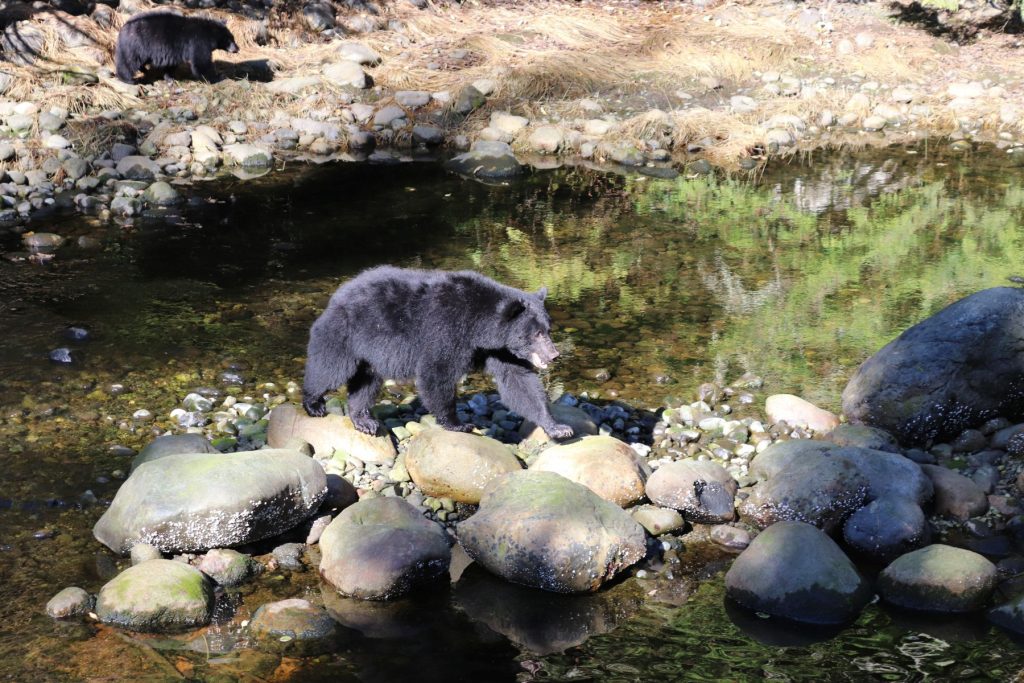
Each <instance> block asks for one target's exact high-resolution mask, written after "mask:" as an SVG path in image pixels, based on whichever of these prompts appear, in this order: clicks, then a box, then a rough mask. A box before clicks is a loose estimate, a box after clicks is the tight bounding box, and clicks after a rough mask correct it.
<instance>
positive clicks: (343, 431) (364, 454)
mask: <svg viewBox="0 0 1024 683" xmlns="http://www.w3.org/2000/svg"><path fill="white" fill-rule="evenodd" d="M296 437H298V438H300V439H302V440H303V441H306V442H308V443H309V444H310V445H312V446H313V450H314V451H315V452H316V454H317V455H321V456H329V455H331V453H333V452H335V451H337V452H339V453H344V454H345V455H352V456H355V457H356V458H359V459H360V460H362V461H363V462H372V463H382V464H391V463H393V462H394V461H395V457H396V456H397V455H398V451H396V450H395V446H394V444H393V443H391V439H390V438H388V437H386V436H370V435H369V434H364V433H363V432H361V431H359V430H358V429H356V428H355V425H353V424H352V420H351V418H349V417H347V416H345V417H342V416H341V415H327V416H325V417H309V416H308V415H306V414H305V413H303V412H301V411H300V410H299V409H298V408H297V407H296V406H295V404H293V403H282V404H281V405H279V406H277V407H276V408H274V410H273V411H272V412H271V413H270V424H269V425H268V426H267V444H268V445H269V446H270V447H271V448H283V447H284V446H285V445H286V444H287V443H288V441H289V440H290V439H293V438H296Z"/></svg>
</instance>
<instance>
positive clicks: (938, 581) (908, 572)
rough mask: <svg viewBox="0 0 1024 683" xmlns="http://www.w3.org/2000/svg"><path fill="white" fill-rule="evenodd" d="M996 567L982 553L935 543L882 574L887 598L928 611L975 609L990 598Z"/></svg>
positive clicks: (880, 579)
mask: <svg viewBox="0 0 1024 683" xmlns="http://www.w3.org/2000/svg"><path fill="white" fill-rule="evenodd" d="M995 586H996V567H995V565H994V564H992V563H991V562H989V561H988V560H986V559H985V558H984V557H982V556H981V555H979V554H978V553H975V552H971V551H970V550H964V549H963V548H954V547H952V546H948V545H941V544H935V545H930V546H928V547H927V548H921V549H920V550H915V551H914V552H912V553H907V554H906V555H903V556H902V557H899V558H897V559H896V560H894V561H893V562H892V564H890V565H889V566H888V567H886V568H885V569H884V570H882V573H881V574H879V575H878V594H879V595H880V596H882V599H883V600H885V601H886V602H889V603H892V604H893V605H897V606H899V607H905V608H907V609H913V610H920V611H927V612H951V613H957V612H971V611H974V610H978V609H981V608H982V607H984V606H985V604H986V603H987V602H988V599H989V598H990V597H991V595H992V591H993V590H994V589H995Z"/></svg>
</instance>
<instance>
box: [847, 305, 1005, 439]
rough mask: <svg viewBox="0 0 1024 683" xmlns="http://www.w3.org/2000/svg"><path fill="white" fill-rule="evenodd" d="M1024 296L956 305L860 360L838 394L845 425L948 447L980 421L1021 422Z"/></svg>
mask: <svg viewBox="0 0 1024 683" xmlns="http://www.w3.org/2000/svg"><path fill="white" fill-rule="evenodd" d="M1022 344H1024V289H1022V288H1019V287H995V288H992V289H986V290H982V291H980V292H976V293H974V294H971V295H970V296H967V297H965V298H963V299H961V300H960V301H957V302H955V303H953V304H951V305H949V306H947V307H946V308H944V309H942V310H941V311H939V312H938V313H936V314H935V315H933V316H931V317H930V318H927V319H926V320H924V321H922V322H920V323H918V324H916V325H914V326H913V327H911V328H909V329H907V330H906V331H904V332H903V333H902V334H901V335H900V336H899V337H897V338H896V339H894V340H893V341H891V342H889V343H888V344H886V345H885V346H884V347H883V348H882V349H881V350H879V351H878V352H877V353H875V354H874V355H873V356H871V357H870V358H868V359H867V360H866V361H864V363H863V364H861V366H860V367H859V368H858V369H857V370H856V372H854V374H853V377H852V378H851V379H850V381H849V383H848V384H847V385H846V388H845V389H844V390H843V412H845V413H846V415H847V417H848V418H849V420H850V421H851V422H854V423H862V424H868V425H872V426H875V427H880V428H881V429H884V430H886V431H888V432H890V433H891V434H893V436H895V437H896V439H897V440H898V441H899V442H900V443H902V444H904V445H918V444H925V443H927V442H929V441H942V440H948V439H950V438H952V437H955V436H956V435H958V434H960V433H961V432H962V431H964V429H967V428H969V427H975V426H977V425H979V424H981V423H982V422H984V421H985V420H987V419H989V418H992V417H996V416H1004V417H1007V418H1010V419H1017V418H1020V417H1022V416H1024V354H1021V353H1020V348H1021V346H1022Z"/></svg>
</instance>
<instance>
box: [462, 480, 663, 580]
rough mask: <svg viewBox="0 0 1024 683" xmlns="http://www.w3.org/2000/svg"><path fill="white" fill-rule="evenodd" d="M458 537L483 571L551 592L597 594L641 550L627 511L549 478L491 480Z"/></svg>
mask: <svg viewBox="0 0 1024 683" xmlns="http://www.w3.org/2000/svg"><path fill="white" fill-rule="evenodd" d="M458 532H459V543H460V544H461V545H462V547H463V548H464V549H465V550H466V552H467V553H468V554H469V556H470V557H472V558H473V559H474V560H476V561H477V562H479V563H480V564H481V565H483V566H484V567H486V568H487V569H488V570H489V571H491V572H493V573H494V574H497V575H498V576H501V577H504V578H506V579H508V580H509V581H513V582H515V583H521V584H524V585H527V586H534V587H536V588H543V589H544V590H549V591H554V592H558V593H580V592H587V591H594V590H597V589H598V588H600V586H601V585H602V584H603V583H605V582H606V581H609V580H610V579H612V578H613V577H615V576H616V575H617V574H618V573H619V572H620V571H622V570H623V569H626V568H627V567H630V566H632V565H633V564H634V563H636V562H638V561H639V560H640V559H641V558H642V557H643V556H644V553H645V550H646V536H645V534H644V530H643V528H642V527H641V526H640V525H639V524H637V523H636V522H635V521H634V520H633V519H632V518H631V517H630V516H629V514H628V513H626V512H625V511H624V510H622V508H620V507H619V506H618V505H616V504H615V503H612V502H610V501H607V500H605V499H603V498H601V497H600V496H598V495H597V494H596V493H594V492H593V491H591V490H590V489H588V488H587V487H585V486H583V485H581V484H577V483H575V482H572V481H569V480H568V479H566V478H565V477H563V476H561V475H559V474H555V473H554V472H537V471H531V470H525V471H522V472H512V473H509V474H505V475H502V476H501V477H498V478H497V479H495V480H494V481H492V482H491V483H490V485H488V487H487V490H486V491H485V492H484V496H483V498H482V499H481V500H480V509H479V510H478V511H477V513H476V514H475V515H473V516H472V517H470V518H469V519H468V520H466V521H464V522H462V523H461V524H459V526H458Z"/></svg>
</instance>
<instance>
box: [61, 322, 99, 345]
mask: <svg viewBox="0 0 1024 683" xmlns="http://www.w3.org/2000/svg"><path fill="white" fill-rule="evenodd" d="M64 336H65V337H67V338H68V339H70V340H71V341H76V342H82V341H86V340H87V339H89V338H91V337H92V333H90V332H89V330H87V329H86V328H84V327H82V326H81V325H71V326H70V327H67V328H65V330H64Z"/></svg>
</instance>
